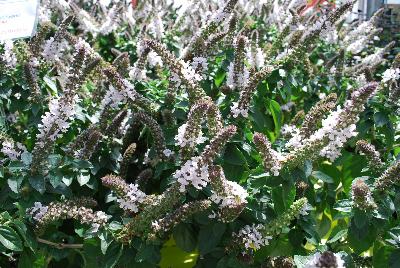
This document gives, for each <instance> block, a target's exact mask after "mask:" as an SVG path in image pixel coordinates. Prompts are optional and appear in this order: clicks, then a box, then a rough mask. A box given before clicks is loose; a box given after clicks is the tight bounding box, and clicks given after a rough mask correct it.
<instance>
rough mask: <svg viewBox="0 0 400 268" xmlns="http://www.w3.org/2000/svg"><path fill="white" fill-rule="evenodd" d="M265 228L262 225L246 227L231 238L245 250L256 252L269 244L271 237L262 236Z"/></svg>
mask: <svg viewBox="0 0 400 268" xmlns="http://www.w3.org/2000/svg"><path fill="white" fill-rule="evenodd" d="M264 231H265V227H264V226H263V225H262V224H253V225H251V226H250V225H246V226H245V227H243V228H242V229H240V230H239V232H238V233H234V234H233V237H235V238H236V239H238V240H239V241H240V242H241V243H242V244H243V245H244V247H245V248H246V250H254V251H255V250H258V249H260V248H261V247H263V246H266V245H268V244H269V241H270V240H271V239H272V236H264V234H263V232H264Z"/></svg>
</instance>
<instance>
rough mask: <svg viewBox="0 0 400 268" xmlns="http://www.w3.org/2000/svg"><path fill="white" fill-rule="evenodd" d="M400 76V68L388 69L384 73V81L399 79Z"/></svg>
mask: <svg viewBox="0 0 400 268" xmlns="http://www.w3.org/2000/svg"><path fill="white" fill-rule="evenodd" d="M399 78H400V68H396V69H386V70H385V71H384V72H383V74H382V82H383V83H387V82H389V81H393V80H397V79H399Z"/></svg>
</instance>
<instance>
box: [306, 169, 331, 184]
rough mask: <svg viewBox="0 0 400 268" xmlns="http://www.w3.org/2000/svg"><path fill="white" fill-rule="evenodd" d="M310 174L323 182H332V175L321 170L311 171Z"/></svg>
mask: <svg viewBox="0 0 400 268" xmlns="http://www.w3.org/2000/svg"><path fill="white" fill-rule="evenodd" d="M311 176H313V177H314V178H316V179H319V180H322V181H323V182H326V183H333V179H332V177H330V176H328V175H326V174H325V173H323V172H322V171H313V172H312V173H311Z"/></svg>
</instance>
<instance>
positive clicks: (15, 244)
mask: <svg viewBox="0 0 400 268" xmlns="http://www.w3.org/2000/svg"><path fill="white" fill-rule="evenodd" d="M0 243H1V244H3V245H4V246H5V247H6V248H8V249H10V250H12V251H22V248H23V245H22V240H21V238H20V236H19V235H18V234H17V232H16V231H15V230H14V229H13V228H11V227H9V226H0Z"/></svg>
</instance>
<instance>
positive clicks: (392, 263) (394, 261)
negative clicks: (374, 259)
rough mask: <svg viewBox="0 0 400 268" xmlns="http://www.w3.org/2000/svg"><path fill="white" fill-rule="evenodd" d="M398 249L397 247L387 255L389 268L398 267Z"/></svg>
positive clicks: (399, 266)
mask: <svg viewBox="0 0 400 268" xmlns="http://www.w3.org/2000/svg"><path fill="white" fill-rule="evenodd" d="M399 260H400V249H397V250H395V251H393V252H392V254H390V257H389V267H390V268H400V262H399Z"/></svg>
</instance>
